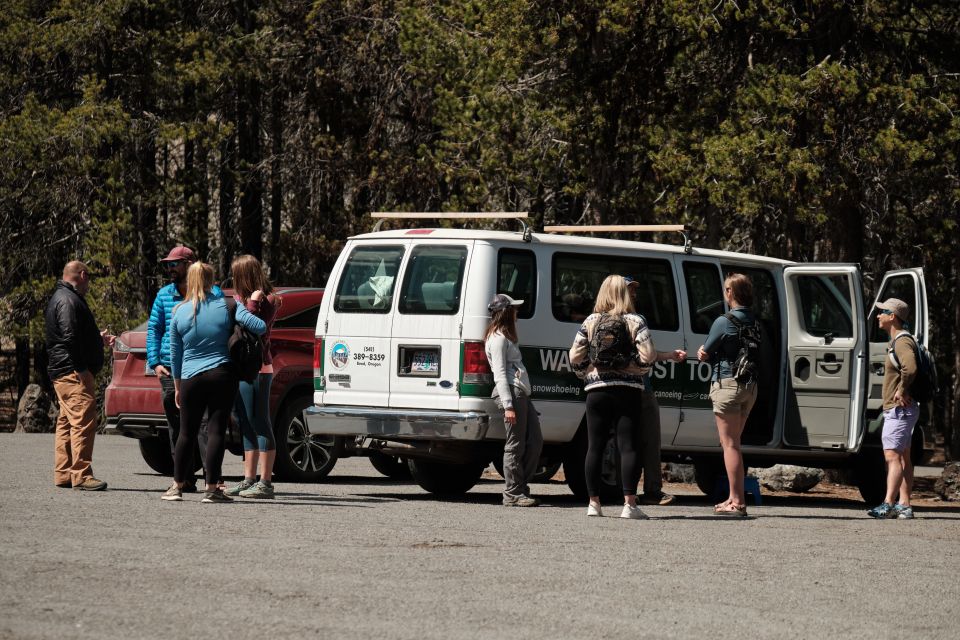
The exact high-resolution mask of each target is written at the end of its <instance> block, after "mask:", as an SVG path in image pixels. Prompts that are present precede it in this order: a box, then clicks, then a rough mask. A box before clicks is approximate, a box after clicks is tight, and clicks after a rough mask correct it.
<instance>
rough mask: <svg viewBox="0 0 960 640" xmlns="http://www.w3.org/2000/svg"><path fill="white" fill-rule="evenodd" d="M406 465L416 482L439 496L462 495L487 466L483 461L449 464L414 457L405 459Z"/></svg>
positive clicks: (471, 486)
mask: <svg viewBox="0 0 960 640" xmlns="http://www.w3.org/2000/svg"><path fill="white" fill-rule="evenodd" d="M407 465H408V466H409V467H410V475H412V476H413V479H414V481H416V483H417V484H419V485H420V486H421V487H423V488H424V489H425V490H427V491H429V492H430V493H432V494H434V495H437V496H441V497H454V496H459V495H463V494H464V493H466V492H467V491H469V490H470V489H472V488H473V485H475V484H477V481H478V480H480V475H481V474H482V473H483V470H484V469H486V468H487V464H486V463H485V462H483V463H478V462H464V463H460V464H450V463H446V462H436V461H433V460H424V459H415V458H411V459H409V460H407Z"/></svg>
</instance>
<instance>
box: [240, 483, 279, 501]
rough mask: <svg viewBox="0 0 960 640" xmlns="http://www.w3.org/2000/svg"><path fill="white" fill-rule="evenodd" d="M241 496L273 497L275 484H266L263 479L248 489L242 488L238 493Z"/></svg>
mask: <svg viewBox="0 0 960 640" xmlns="http://www.w3.org/2000/svg"><path fill="white" fill-rule="evenodd" d="M237 495H239V496H240V497H241V498H267V499H270V498H273V485H272V484H266V483H264V482H263V481H262V480H261V481H260V482H257V483H254V484H252V485H250V486H249V487H247V488H246V489H241V490H240V492H239V493H238V494H237Z"/></svg>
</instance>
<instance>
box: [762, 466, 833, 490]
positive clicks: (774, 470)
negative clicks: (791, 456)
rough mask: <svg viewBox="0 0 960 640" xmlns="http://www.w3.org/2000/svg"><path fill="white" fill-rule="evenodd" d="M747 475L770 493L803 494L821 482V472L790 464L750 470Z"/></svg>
mask: <svg viewBox="0 0 960 640" xmlns="http://www.w3.org/2000/svg"><path fill="white" fill-rule="evenodd" d="M749 475H751V476H753V477H755V478H756V479H757V480H759V481H760V484H762V485H763V486H764V487H766V488H767V489H770V490H771V491H795V492H800V493H803V492H804V491H809V490H810V489H812V488H814V487H815V486H817V485H818V484H820V481H821V480H823V471H822V470H820V469H813V468H811V467H797V466H795V465H792V464H775V465H773V466H772V467H770V468H769V469H751V470H750V473H749Z"/></svg>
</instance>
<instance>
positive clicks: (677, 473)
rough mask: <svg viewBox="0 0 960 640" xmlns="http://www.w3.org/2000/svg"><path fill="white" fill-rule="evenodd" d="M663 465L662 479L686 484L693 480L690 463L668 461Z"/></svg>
mask: <svg viewBox="0 0 960 640" xmlns="http://www.w3.org/2000/svg"><path fill="white" fill-rule="evenodd" d="M663 466H664V469H663V479H664V480H665V481H666V482H686V483H688V484H689V483H692V482H694V478H693V465H692V464H677V463H675V462H668V463H666V464H665V465H663Z"/></svg>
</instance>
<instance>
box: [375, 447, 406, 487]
mask: <svg viewBox="0 0 960 640" xmlns="http://www.w3.org/2000/svg"><path fill="white" fill-rule="evenodd" d="M367 455H368V456H369V457H370V464H372V465H373V468H374V469H376V470H377V471H379V472H380V473H382V474H383V475H385V476H387V477H388V478H391V479H393V480H409V479H410V466H409V465H408V464H407V459H406V458H401V457H400V456H391V455H387V454H386V453H381V452H379V451H371V452H369V453H368V454H367Z"/></svg>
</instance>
